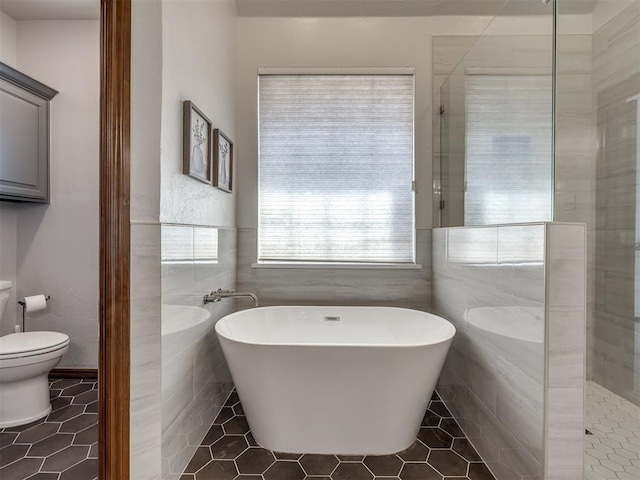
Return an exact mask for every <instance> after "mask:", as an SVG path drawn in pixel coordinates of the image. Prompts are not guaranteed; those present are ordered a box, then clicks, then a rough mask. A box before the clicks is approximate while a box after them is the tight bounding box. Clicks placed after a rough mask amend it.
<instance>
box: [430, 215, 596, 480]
mask: <svg viewBox="0 0 640 480" xmlns="http://www.w3.org/2000/svg"><path fill="white" fill-rule="evenodd" d="M584 232H585V230H584V226H582V225H567V226H563V225H556V224H529V225H505V226H497V227H496V226H491V227H467V228H448V229H435V230H434V231H433V259H434V261H433V292H432V298H433V308H434V311H435V312H436V313H438V314H440V315H442V316H444V317H445V318H447V319H449V320H450V321H452V322H453V323H454V325H455V326H456V328H457V335H456V337H455V339H454V342H453V345H452V348H451V351H450V353H449V356H448V358H447V361H446V363H445V367H444V369H443V372H442V375H441V377H440V380H439V392H440V393H441V397H442V399H443V400H444V401H445V403H446V404H447V406H448V407H449V409H450V410H451V412H452V414H453V415H454V416H455V417H456V420H458V423H459V424H460V426H461V427H462V429H463V430H464V431H465V433H466V435H467V437H468V438H469V439H470V440H471V442H472V443H473V444H474V446H475V447H476V449H477V450H478V452H479V453H480V455H481V456H482V457H483V459H484V460H485V462H486V463H487V465H488V466H489V468H490V469H491V470H492V471H493V473H494V474H495V476H496V478H497V479H498V480H524V479H527V480H532V479H542V478H549V479H552V478H553V479H556V478H557V479H565V478H576V479H579V478H581V477H579V476H575V469H576V468H581V462H582V453H580V452H578V453H577V454H576V455H572V456H569V453H571V454H573V453H576V452H575V451H574V450H576V449H577V448H578V447H577V445H578V444H579V445H580V448H582V434H583V431H582V429H583V424H582V409H581V408H571V407H569V408H568V407H567V403H566V402H568V401H573V402H574V403H573V405H574V406H575V405H578V406H580V405H582V401H581V400H580V399H578V398H577V396H578V394H579V392H580V390H581V389H582V383H583V376H582V374H583V372H584V370H583V368H584V367H583V366H584V360H583V359H584V309H585V305H584V301H585V293H584V285H585V284H584V282H585V275H586V273H585V272H586V270H585V268H586V267H585V259H584V248H585V246H584ZM580 274H581V275H582V276H580ZM547 330H548V331H549V337H547V336H546V335H547ZM547 338H548V342H546V344H545V340H546V339H547ZM547 347H548V348H549V362H548V369H549V370H548V373H547V369H546V365H545V348H547ZM565 394H566V395H565ZM545 419H546V422H548V423H547V424H545ZM546 425H548V427H547V426H546ZM547 430H548V436H547V438H546V440H545V431H547ZM545 441H546V442H547V443H545ZM545 445H546V447H545ZM550 446H553V448H555V450H554V452H553V455H552V454H551V452H550V450H549V448H550ZM561 452H562V453H561ZM565 454H566V455H567V456H566V457H565V456H564V455H565ZM547 459H548V460H549V462H548V464H547V463H545V460H547ZM576 460H577V461H578V462H577V463H579V465H578V464H576V463H575V461H576ZM546 465H548V468H549V470H548V471H547V472H546V473H545V468H546ZM545 475H546V476H545Z"/></svg>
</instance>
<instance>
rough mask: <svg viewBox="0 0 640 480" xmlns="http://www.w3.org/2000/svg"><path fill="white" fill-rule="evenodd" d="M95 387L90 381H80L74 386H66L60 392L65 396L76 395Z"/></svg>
mask: <svg viewBox="0 0 640 480" xmlns="http://www.w3.org/2000/svg"><path fill="white" fill-rule="evenodd" d="M92 389H93V385H92V384H90V383H79V384H78V385H74V386H73V387H69V388H65V389H64V390H62V393H61V394H60V395H61V396H63V397H75V396H76V395H80V394H81V393H83V392H87V391H89V390H92Z"/></svg>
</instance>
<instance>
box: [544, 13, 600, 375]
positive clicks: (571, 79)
mask: <svg viewBox="0 0 640 480" xmlns="http://www.w3.org/2000/svg"><path fill="white" fill-rule="evenodd" d="M564 6H565V5H564V4H563V3H562V2H560V4H559V9H560V15H561V16H562V15H564V13H563V8H564ZM558 28H559V31H558V40H557V51H558V58H557V76H556V82H557V87H556V92H557V93H556V142H555V155H556V157H555V205H554V220H555V221H557V222H581V223H585V224H586V225H587V237H588V242H587V246H588V251H587V263H588V269H587V351H592V349H593V311H594V289H595V271H594V266H595V254H596V248H595V246H596V243H595V237H596V231H595V228H596V224H595V223H596V222H595V202H596V194H595V189H596V158H597V155H596V153H597V148H598V147H597V135H596V107H595V99H594V96H593V91H592V88H591V77H592V61H591V59H592V39H591V35H575V34H570V33H566V32H565V28H566V25H565V23H564V22H562V21H561V22H559V26H558ZM592 358H593V357H592V355H588V357H587V376H588V378H591V376H592V373H591V360H592Z"/></svg>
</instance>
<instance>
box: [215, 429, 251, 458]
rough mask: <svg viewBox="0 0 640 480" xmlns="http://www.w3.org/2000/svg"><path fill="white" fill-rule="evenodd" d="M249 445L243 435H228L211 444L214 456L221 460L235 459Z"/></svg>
mask: <svg viewBox="0 0 640 480" xmlns="http://www.w3.org/2000/svg"><path fill="white" fill-rule="evenodd" d="M247 448H249V445H248V444H247V440H246V439H245V438H244V437H243V436H241V435H226V436H224V437H222V438H221V439H220V440H218V441H217V442H215V443H214V444H213V445H211V453H212V454H213V458H215V459H219V460H233V459H235V458H236V457H238V456H239V455H240V454H241V453H242V452H244V451H245V450H246V449H247Z"/></svg>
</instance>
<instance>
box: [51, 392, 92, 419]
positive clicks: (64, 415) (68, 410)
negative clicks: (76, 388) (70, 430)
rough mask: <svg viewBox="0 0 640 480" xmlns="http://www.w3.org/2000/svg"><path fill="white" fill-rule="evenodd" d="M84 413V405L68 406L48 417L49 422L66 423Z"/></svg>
mask: <svg viewBox="0 0 640 480" xmlns="http://www.w3.org/2000/svg"><path fill="white" fill-rule="evenodd" d="M59 398H67V397H59ZM82 412H84V405H68V406H66V407H62V408H60V409H58V410H55V411H53V412H51V413H50V414H49V416H48V417H47V422H66V421H67V420H70V419H72V418H74V417H77V416H78V415H81V414H82Z"/></svg>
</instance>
